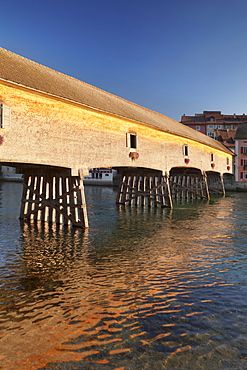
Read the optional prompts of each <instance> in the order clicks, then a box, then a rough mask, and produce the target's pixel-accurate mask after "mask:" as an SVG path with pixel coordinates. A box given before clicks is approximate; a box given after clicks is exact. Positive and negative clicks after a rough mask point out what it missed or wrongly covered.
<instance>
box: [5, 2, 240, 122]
mask: <svg viewBox="0 0 247 370" xmlns="http://www.w3.org/2000/svg"><path fill="white" fill-rule="evenodd" d="M0 40H1V42H0V46H2V47H4V48H6V49H8V50H11V51H13V52H15V53H17V54H20V55H23V56H25V57H27V58H29V59H31V60H34V61H36V62H39V63H41V64H44V65H46V66H48V67H51V68H53V69H56V70H58V71H60V72H63V73H66V74H68V75H71V76H73V77H76V78H78V79H80V80H82V81H85V82H87V83H90V84H92V85H94V86H97V87H99V88H101V89H103V90H106V91H109V92H111V93H113V94H116V95H118V96H121V97H123V98H125V99H127V100H130V101H133V102H135V103H137V104H140V105H142V106H145V107H147V108H150V109H153V110H155V111H158V112H160V113H163V114H165V115H167V116H168V117H171V118H173V119H176V120H178V121H179V120H180V119H181V116H182V115H183V114H186V115H194V114H195V113H200V112H202V111H203V110H221V111H222V113H224V114H233V113H237V114H242V113H246V114H247V88H246V77H247V1H246V0H80V1H79V0H70V1H64V0H59V1H58V0H42V1H41V0H32V1H31V0H22V1H20V0H8V1H5V2H4V3H3V4H2V6H1V22H0Z"/></svg>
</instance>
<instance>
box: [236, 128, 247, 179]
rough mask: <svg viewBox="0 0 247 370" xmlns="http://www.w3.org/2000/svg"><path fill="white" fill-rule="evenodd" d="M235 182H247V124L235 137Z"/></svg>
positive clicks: (237, 131)
mask: <svg viewBox="0 0 247 370" xmlns="http://www.w3.org/2000/svg"><path fill="white" fill-rule="evenodd" d="M235 151H236V155H237V156H236V163H235V180H236V181H240V182H247V124H245V125H241V126H239V127H238V129H237V130H236V135H235Z"/></svg>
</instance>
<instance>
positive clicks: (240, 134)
mask: <svg viewBox="0 0 247 370" xmlns="http://www.w3.org/2000/svg"><path fill="white" fill-rule="evenodd" d="M234 139H235V140H241V139H247V124H243V125H240V126H239V127H238V128H237V130H236V134H235V138H234Z"/></svg>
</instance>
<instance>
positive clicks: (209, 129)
mask: <svg viewBox="0 0 247 370" xmlns="http://www.w3.org/2000/svg"><path fill="white" fill-rule="evenodd" d="M181 123H183V124H184V125H186V126H189V127H191V128H193V129H195V130H196V131H199V132H202V133H203V134H205V135H207V136H210V137H212V138H214V139H216V140H217V137H218V136H219V135H218V133H217V132H218V131H219V130H223V131H225V132H226V133H228V139H230V138H231V140H230V141H232V140H234V136H235V132H236V129H237V127H238V126H239V125H241V124H244V123H247V115H245V114H244V113H243V114H242V115H238V114H235V113H234V114H232V115H230V114H222V113H221V111H204V112H203V113H199V114H197V113H196V114H195V115H194V116H186V115H185V114H184V115H183V116H182V117H181ZM219 141H220V140H219ZM223 142H224V140H223ZM231 149H232V148H231Z"/></svg>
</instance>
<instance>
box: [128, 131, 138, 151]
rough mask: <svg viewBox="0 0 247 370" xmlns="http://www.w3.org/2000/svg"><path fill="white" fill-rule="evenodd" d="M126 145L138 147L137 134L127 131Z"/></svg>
mask: <svg viewBox="0 0 247 370" xmlns="http://www.w3.org/2000/svg"><path fill="white" fill-rule="evenodd" d="M126 146H127V147H128V148H133V149H136V148H137V135H136V134H132V133H127V136H126Z"/></svg>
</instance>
